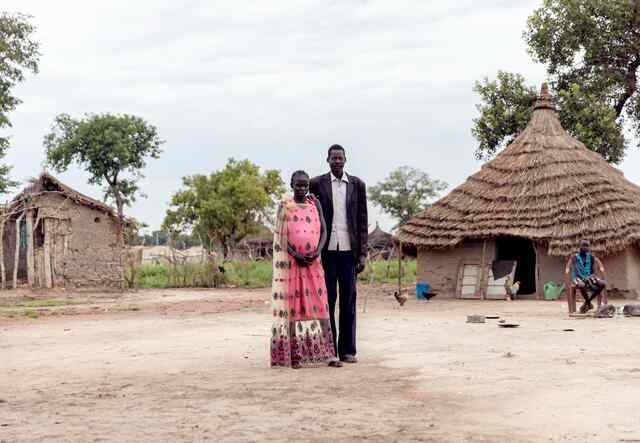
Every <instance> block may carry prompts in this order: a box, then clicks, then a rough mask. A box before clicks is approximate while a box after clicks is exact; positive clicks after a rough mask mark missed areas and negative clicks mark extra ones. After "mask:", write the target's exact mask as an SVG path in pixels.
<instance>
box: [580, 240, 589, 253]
mask: <svg viewBox="0 0 640 443" xmlns="http://www.w3.org/2000/svg"><path fill="white" fill-rule="evenodd" d="M578 247H579V248H580V253H581V254H586V253H587V252H589V248H590V247H591V244H590V243H589V240H587V239H584V238H583V239H582V240H580V242H579V243H578Z"/></svg>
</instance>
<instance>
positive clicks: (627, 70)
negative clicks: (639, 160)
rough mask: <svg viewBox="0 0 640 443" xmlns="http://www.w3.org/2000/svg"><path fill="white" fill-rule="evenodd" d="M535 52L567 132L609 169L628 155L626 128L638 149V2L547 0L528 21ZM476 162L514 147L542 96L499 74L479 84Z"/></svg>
mask: <svg viewBox="0 0 640 443" xmlns="http://www.w3.org/2000/svg"><path fill="white" fill-rule="evenodd" d="M524 38H525V41H526V43H527V45H528V49H529V53H530V54H531V56H532V57H533V59H534V60H535V61H537V62H540V63H544V64H546V66H547V73H548V75H549V78H550V80H551V86H552V89H553V90H554V91H555V93H556V95H557V96H558V104H559V106H560V120H561V122H562V125H563V126H564V128H565V129H566V130H567V131H569V132H570V133H571V134H572V135H573V136H575V137H576V138H578V139H580V140H581V141H582V142H584V143H585V145H586V146H587V147H589V148H590V149H592V150H594V151H596V152H598V153H599V154H601V155H602V156H603V157H604V158H605V159H606V160H607V161H609V162H611V163H619V162H620V161H621V160H622V159H623V157H624V152H625V150H626V149H627V146H628V144H629V140H627V138H626V137H625V124H628V125H629V126H630V127H631V128H632V129H633V130H634V132H635V136H636V138H637V143H638V144H640V94H639V92H638V78H637V74H638V69H639V68H640V1H638V0H617V1H607V0H581V1H575V0H544V2H543V5H542V6H541V7H540V8H538V9H536V10H535V11H534V12H533V14H532V15H531V16H530V17H529V19H528V23H527V29H526V30H525V32H524ZM474 89H475V91H476V92H477V93H478V94H479V95H480V98H481V104H480V105H479V106H478V109H479V111H480V117H478V118H476V119H474V126H473V129H472V132H473V134H474V136H475V137H476V138H477V139H478V141H479V146H478V149H477V151H476V156H477V157H478V158H486V157H490V156H491V155H493V154H494V153H495V152H496V151H497V150H498V149H499V148H500V147H502V146H504V145H506V144H509V143H510V142H511V141H512V140H513V138H514V136H516V135H517V134H518V133H519V132H520V131H522V129H524V126H525V125H526V122H527V121H528V118H527V117H528V115H529V113H530V105H531V103H532V101H533V99H534V97H535V92H537V90H536V89H535V88H532V87H530V86H525V84H524V78H523V77H522V76H520V75H517V74H510V73H505V72H501V73H499V74H498V78H497V80H495V81H489V80H488V79H485V80H484V82H483V83H476V85H475V88H474Z"/></svg>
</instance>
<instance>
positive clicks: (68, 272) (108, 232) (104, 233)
mask: <svg viewBox="0 0 640 443" xmlns="http://www.w3.org/2000/svg"><path fill="white" fill-rule="evenodd" d="M39 207H40V209H39V212H40V216H41V217H43V218H44V217H47V216H48V214H50V215H51V217H57V219H53V218H51V219H50V220H48V221H47V223H51V230H50V232H54V233H55V235H54V237H55V243H54V245H52V246H53V248H52V255H53V263H52V267H53V268H54V269H55V273H56V276H58V277H59V276H62V277H63V284H64V285H65V286H68V287H75V288H81V287H112V288H118V287H120V285H121V282H122V264H121V260H120V258H121V254H120V248H119V246H118V223H117V220H116V219H115V218H114V217H111V216H109V215H107V214H105V213H104V212H102V211H98V210H96V209H92V208H90V207H87V206H83V205H78V204H76V203H74V202H73V201H71V200H68V199H66V198H65V197H64V196H61V195H59V194H48V195H46V196H44V197H42V198H41V201H40V202H39ZM56 283H58V284H59V282H56Z"/></svg>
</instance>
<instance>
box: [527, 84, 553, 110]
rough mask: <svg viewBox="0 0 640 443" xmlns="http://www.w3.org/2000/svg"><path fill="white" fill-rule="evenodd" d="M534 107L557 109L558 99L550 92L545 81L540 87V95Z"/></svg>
mask: <svg viewBox="0 0 640 443" xmlns="http://www.w3.org/2000/svg"><path fill="white" fill-rule="evenodd" d="M533 109H553V110H554V111H555V110H556V101H555V99H554V98H553V96H552V95H551V94H550V93H549V85H548V84H547V83H546V82H545V83H543V84H542V87H541V88H540V95H539V96H538V98H537V99H536V103H535V104H534V105H533Z"/></svg>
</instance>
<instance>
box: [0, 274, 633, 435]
mask: <svg viewBox="0 0 640 443" xmlns="http://www.w3.org/2000/svg"><path fill="white" fill-rule="evenodd" d="M365 294H369V302H368V306H367V312H366V313H362V302H363V301H364V296H365ZM51 299H54V300H55V303H53V304H54V306H46V304H47V302H46V300H51ZM268 300H269V291H268V290H256V291H240V290H201V291H200V290H175V291H174V290H161V291H141V292H137V293H127V294H124V295H121V294H113V293H111V294H100V293H66V292H53V293H51V292H47V293H44V292H43V293H37V294H34V293H31V292H17V291H8V292H4V293H3V295H1V296H0V441H1V442H22V441H65V442H66V441H70V442H91V441H95V442H98V441H113V442H125V441H126V442H135V441H154V442H161V441H171V442H175V441H208V440H210V441H238V442H245V441H286V440H298V441H318V442H320V441H352V440H356V441H361V440H368V441H374V442H375V441H403V442H404V441H433V442H461V441H463V442H467V441H468V442H507V441H508V442H539V441H563V442H565V441H570V442H586V441H589V442H591V441H594V442H600V441H602V442H615V441H640V400H639V399H640V348H639V347H638V337H639V336H640V334H639V333H640V318H637V319H633V318H623V319H593V318H586V319H575V318H569V317H568V316H567V314H566V307H565V305H564V304H563V303H562V302H538V301H517V302H493V301H486V302H479V301H477V302H476V301H457V300H444V299H440V300H438V299H437V298H436V299H435V300H433V301H430V302H423V301H419V300H409V302H408V303H407V304H405V306H404V307H402V308H401V307H399V306H398V305H397V304H396V303H395V301H394V300H393V298H392V297H391V296H390V295H389V292H388V291H386V290H384V288H379V287H361V288H360V302H361V304H360V306H359V312H358V315H359V318H358V321H359V323H358V334H359V338H358V343H359V353H358V356H359V358H360V362H359V363H357V364H355V365H346V366H345V367H343V368H340V369H335V368H328V367H322V368H316V369H304V370H291V369H271V368H269V356H268V336H269V327H270V316H269V304H268V303H269V301H268ZM612 302H613V303H614V304H615V303H617V302H618V301H617V300H612ZM619 302H622V301H619ZM471 314H483V315H498V316H500V317H502V318H504V319H506V320H508V321H512V322H515V323H518V324H520V327H519V328H516V329H503V328H499V327H498V326H497V320H488V321H487V323H484V324H472V323H466V316H467V315H471ZM564 329H573V331H563V330H564Z"/></svg>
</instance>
